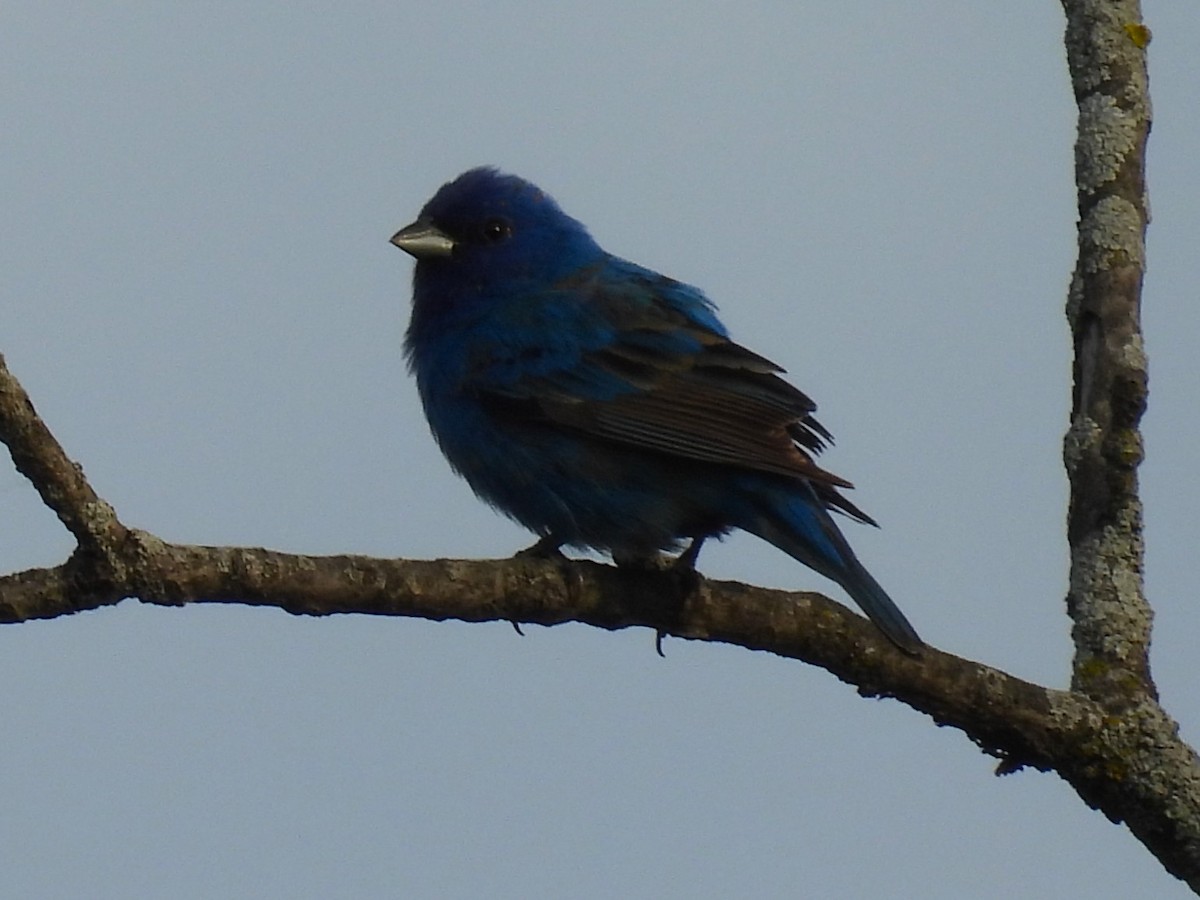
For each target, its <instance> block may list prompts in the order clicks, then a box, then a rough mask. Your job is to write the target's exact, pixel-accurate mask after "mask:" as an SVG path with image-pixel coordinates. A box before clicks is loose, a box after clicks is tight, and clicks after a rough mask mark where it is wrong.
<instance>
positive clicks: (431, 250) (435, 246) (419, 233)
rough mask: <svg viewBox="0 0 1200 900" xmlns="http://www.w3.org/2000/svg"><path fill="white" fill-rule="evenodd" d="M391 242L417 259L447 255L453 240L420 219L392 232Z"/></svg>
mask: <svg viewBox="0 0 1200 900" xmlns="http://www.w3.org/2000/svg"><path fill="white" fill-rule="evenodd" d="M392 243H393V244H395V245H396V246H397V247H399V248H400V249H401V250H403V251H404V252H405V253H410V254H412V255H413V256H415V257H416V258H417V259H426V258H429V257H435V256H449V255H450V253H451V251H452V250H454V241H452V240H451V239H450V236H449V235H447V234H446V233H445V232H444V231H438V229H436V228H434V227H433V226H432V225H430V224H429V223H428V222H422V221H421V220H420V219H418V220H417V221H415V222H413V223H412V224H411V225H406V226H405V227H404V228H401V229H400V230H399V231H397V232H396V233H395V234H393V235H392Z"/></svg>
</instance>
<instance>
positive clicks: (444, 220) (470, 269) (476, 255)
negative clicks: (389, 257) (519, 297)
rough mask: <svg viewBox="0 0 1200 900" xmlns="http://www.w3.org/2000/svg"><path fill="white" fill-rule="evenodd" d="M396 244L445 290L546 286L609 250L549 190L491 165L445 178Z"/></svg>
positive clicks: (421, 275)
mask: <svg viewBox="0 0 1200 900" xmlns="http://www.w3.org/2000/svg"><path fill="white" fill-rule="evenodd" d="M392 243H393V244H395V245H396V246H397V247H399V248H400V249H401V250H404V251H405V252H406V253H410V254H412V256H414V257H416V259H417V272H416V280H417V283H418V286H420V285H421V283H422V282H425V283H426V284H427V285H428V287H430V288H435V289H437V291H436V292H437V293H439V294H441V293H446V292H450V293H455V292H470V293H472V294H489V293H493V292H495V291H497V290H501V291H507V290H522V289H529V288H539V287H546V286H548V285H549V284H552V283H553V282H555V281H557V280H558V279H559V278H561V277H563V276H565V275H567V274H569V273H572V272H575V271H577V270H579V269H580V268H581V267H583V266H586V265H588V264H589V263H590V262H593V261H594V260H595V259H597V258H599V257H600V256H601V255H602V254H603V251H601V250H600V248H599V247H597V246H596V243H595V242H594V241H593V240H592V238H591V236H590V235H589V234H588V233H587V229H585V228H584V227H583V225H581V224H580V223H579V222H577V221H576V220H575V219H572V218H571V217H570V216H568V215H567V214H566V213H564V212H563V211H562V210H561V209H560V208H559V206H558V204H557V203H555V202H554V200H553V198H551V197H550V195H549V194H546V193H544V192H543V191H541V190H540V189H539V188H537V187H536V186H535V185H532V184H530V183H529V182H528V181H525V180H523V179H521V178H518V177H516V176H515V175H505V174H503V173H501V172H498V171H497V170H495V169H492V168H479V169H471V170H470V171H468V172H464V173H463V174H462V175H460V176H458V178H456V179H454V180H453V181H451V182H449V183H448V184H445V185H443V186H442V187H441V189H440V190H438V192H437V193H436V194H434V196H433V199H431V200H430V201H429V202H428V203H426V204H425V207H424V209H422V210H421V214H420V216H419V217H418V218H417V221H415V222H413V223H412V224H411V225H409V226H407V227H405V228H403V229H401V230H400V231H398V232H397V233H396V234H395V235H394V236H393V237H392Z"/></svg>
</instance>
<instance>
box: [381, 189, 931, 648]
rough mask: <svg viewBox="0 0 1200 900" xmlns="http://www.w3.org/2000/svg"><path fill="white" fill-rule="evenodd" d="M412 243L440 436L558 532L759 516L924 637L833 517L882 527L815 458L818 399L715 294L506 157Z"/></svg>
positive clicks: (437, 207) (644, 528)
mask: <svg viewBox="0 0 1200 900" xmlns="http://www.w3.org/2000/svg"><path fill="white" fill-rule="evenodd" d="M392 243H394V244H395V245H396V246H398V247H400V248H401V249H402V250H405V251H407V252H409V253H411V254H412V255H413V256H414V257H416V259H417V265H416V269H415V272H414V275H413V312H412V320H411V322H410V324H409V328H408V333H407V335H406V338H405V352H406V354H407V356H408V362H409V366H410V368H411V369H412V371H413V373H414V374H415V375H416V378H417V388H418V391H419V392H420V395H421V401H422V403H423V405H424V408H425V415H426V417H427V418H428V420H429V425H430V428H431V429H432V431H433V434H434V437H435V438H436V439H437V442H438V445H439V446H440V447H441V449H442V452H443V453H444V454H445V455H446V458H447V459H448V460H449V462H450V465H451V466H453V468H454V470H455V471H456V472H458V473H459V474H460V475H462V476H463V477H464V478H466V479H467V481H468V483H470V485H471V487H472V488H473V489H474V490H475V492H476V493H477V494H479V496H480V497H482V498H483V499H484V500H486V501H487V502H488V503H490V504H491V505H493V506H494V507H496V508H497V509H499V510H501V511H502V512H504V513H505V514H507V515H509V516H511V517H512V518H513V519H515V520H517V521H518V522H520V523H521V524H522V525H524V526H525V527H527V528H529V529H530V530H531V531H533V532H535V533H536V534H538V535H539V536H540V537H541V539H542V540H541V541H540V546H541V547H543V548H551V547H558V546H561V545H573V546H577V547H592V548H595V549H598V550H603V551H607V552H609V553H612V554H613V555H614V557H616V558H617V559H619V560H620V559H625V558H639V557H642V558H644V557H647V556H651V555H654V554H657V553H658V552H659V551H660V550H675V549H678V548H679V547H680V546H681V542H682V541H684V540H687V539H692V540H693V542H694V544H693V547H694V551H698V550H699V542H701V541H703V540H704V539H705V538H707V537H711V536H716V535H721V534H724V533H726V532H728V531H729V530H731V529H734V528H741V529H743V530H745V531H749V532H751V533H753V534H756V535H758V536H759V537H762V538H763V539H764V540H767V541H770V542H771V543H772V544H774V545H776V546H777V547H779V548H780V549H781V550H783V551H784V552H785V553H788V554H790V555H791V556H793V557H794V558H796V559H798V560H799V561H800V562H802V563H804V564H805V565H807V566H809V567H811V568H813V569H815V570H816V571H817V572H820V573H821V574H822V575H825V576H826V577H828V578H830V579H832V580H833V581H835V582H837V583H838V584H840V585H841V586H842V587H843V588H844V589H845V590H846V591H847V593H849V594H850V596H851V597H853V598H854V600H855V601H856V602H857V603H858V604H859V606H861V607H862V609H863V611H864V612H866V614H867V615H868V616H869V617H870V618H871V620H872V621H874V622H875V623H876V625H878V626H879V628H880V629H881V630H882V631H883V632H884V634H886V635H887V636H888V637H889V638H891V640H892V641H893V642H894V643H896V644H897V645H898V646H900V647H901V648H903V649H905V650H908V651H910V652H915V651H916V650H917V649H918V648H919V647H920V646H921V640H920V638H919V637H917V634H916V632H915V631H914V630H913V628H912V626H911V625H910V624H909V623H908V621H907V620H906V619H905V618H904V615H903V614H902V613H901V612H900V610H899V609H897V608H896V605H895V604H894V603H893V602H892V601H891V599H890V598H889V597H888V595H887V594H886V593H885V592H884V590H883V589H882V588H881V587H880V586H879V584H878V583H877V582H876V581H875V579H874V578H872V577H871V576H870V574H869V573H868V572H867V571H866V569H864V568H863V566H862V564H861V563H860V562H859V561H858V559H857V558H856V557H855V555H854V553H853V552H852V551H851V549H850V547H849V545H848V544H847V543H846V540H845V538H844V537H843V536H842V534H841V532H840V531H839V530H838V528H837V525H836V524H835V523H834V521H833V519H832V517H831V516H830V514H829V510H831V509H833V510H838V511H840V512H843V513H846V514H847V515H849V516H850V517H852V518H855V519H857V520H859V521H862V522H868V523H871V522H872V520H871V519H870V517H868V516H867V515H866V514H865V513H863V512H862V511H861V510H859V509H858V508H857V507H856V506H854V505H853V504H852V503H850V501H849V500H847V499H846V498H845V497H844V496H843V495H842V494H841V493H840V491H839V489H840V488H848V487H850V486H851V485H850V484H849V482H846V481H844V480H843V479H841V478H838V477H837V476H836V475H833V474H832V473H830V472H826V471H825V470H823V469H821V468H819V467H818V466H817V465H816V464H815V463H814V462H813V456H812V455H813V454H815V453H818V452H820V450H821V449H822V448H823V447H824V446H825V443H826V442H827V441H829V440H830V435H829V433H828V432H827V431H825V429H824V428H822V427H821V425H820V424H819V423H818V422H817V421H816V420H815V419H814V418H813V416H812V413H813V411H814V410H815V409H816V406H815V404H813V402H812V401H811V400H809V398H808V397H807V396H805V395H804V394H803V393H801V392H800V391H798V390H797V389H796V388H794V387H792V386H791V385H789V384H788V383H787V382H786V381H784V380H783V379H782V378H780V377H779V374H780V373H781V372H782V371H783V370H782V369H780V368H779V367H778V366H776V365H775V364H774V363H772V362H770V361H769V360H767V359H764V358H763V357H761V356H759V355H757V354H755V353H753V352H751V351H749V350H747V349H745V348H744V347H741V346H739V345H737V344H735V343H733V342H732V341H731V340H730V339H729V336H728V333H727V332H726V330H725V328H724V326H723V325H722V324H721V323H720V321H718V319H717V317H716V312H715V310H714V308H713V305H712V304H711V303H710V302H709V300H708V299H707V298H706V297H705V296H704V294H702V293H701V292H700V291H699V290H697V289H696V288H694V287H691V286H690V285H686V284H683V283H682V282H678V281H675V280H673V279H670V278H667V277H666V276H663V275H660V274H658V273H656V272H652V271H650V270H649V269H644V268H642V267H641V266H637V265H635V264H633V263H631V262H628V261H626V260H623V259H619V258H617V257H614V256H611V255H610V254H608V253H606V252H605V251H604V250H602V249H601V248H600V247H599V246H598V245H597V244H596V243H595V241H593V240H592V238H591V236H590V235H589V234H588V232H587V230H586V229H585V228H584V227H583V225H581V224H580V223H579V222H577V221H576V220H574V219H572V218H571V217H570V216H568V215H566V214H565V213H564V212H563V211H562V210H561V209H560V208H559V207H558V205H557V204H556V203H555V202H554V200H552V199H551V198H550V197H549V196H548V195H546V194H544V193H543V192H542V191H540V190H539V189H538V188H537V187H535V186H534V185H532V184H530V183H529V182H526V181H523V180H522V179H520V178H517V177H515V176H512V175H504V174H501V173H499V172H497V171H496V170H494V169H490V168H480V169H472V170H471V171H469V172H466V173H464V174H463V175H461V176H459V177H458V178H457V179H456V180H454V181H452V182H450V183H449V184H446V185H444V186H443V187H442V188H441V190H439V191H438V192H437V194H435V195H434V197H433V199H431V200H430V201H429V202H428V203H427V204H426V205H425V208H424V209H422V210H421V214H420V217H419V218H418V219H417V221H416V222H414V223H413V224H412V225H409V226H408V227H407V228H404V229H402V230H401V231H400V232H398V233H397V234H396V235H395V237H393V238H392ZM872 524H873V523H872ZM688 559H689V561H694V552H692V553H689V557H688Z"/></svg>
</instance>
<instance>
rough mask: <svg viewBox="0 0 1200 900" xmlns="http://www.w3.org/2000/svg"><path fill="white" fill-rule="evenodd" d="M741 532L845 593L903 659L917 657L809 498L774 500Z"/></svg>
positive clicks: (867, 576)
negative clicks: (791, 558) (903, 652)
mask: <svg viewBox="0 0 1200 900" xmlns="http://www.w3.org/2000/svg"><path fill="white" fill-rule="evenodd" d="M744 527H745V530H746V531H749V532H751V533H753V534H757V535H758V536H759V537H761V538H763V539H764V540H766V541H769V542H770V543H772V544H774V545H775V546H776V547H778V548H779V549H780V550H782V551H783V552H784V553H786V554H788V555H789V556H791V557H793V558H794V559H797V560H799V561H800V562H802V563H804V565H806V566H808V567H809V568H810V569H814V570H815V571H817V572H819V573H820V574H822V575H824V576H825V577H826V578H829V579H831V580H833V581H836V582H837V583H838V584H840V585H841V586H842V588H843V589H845V591H846V593H847V594H849V595H850V597H851V598H852V599H853V600H854V602H855V603H857V604H858V605H859V607H860V608H861V609H862V611H863V612H864V613H866V614H867V618H868V619H870V620H871V621H872V622H874V623H875V625H876V627H878V628H879V630H880V631H882V632H883V633H884V634H885V635H886V636H887V638H888V639H889V640H890V641H891V642H892V643H893V644H895V645H896V646H897V647H899V648H900V649H901V650H903V651H905V652H906V653H909V654H912V655H917V654H919V653H920V650H921V648H922V647H923V646H924V642H923V641H922V640H921V638H920V637H919V636H918V635H917V632H916V629H914V628H913V627H912V625H911V624H910V623H909V621H908V619H906V618H905V617H904V613H902V612H900V608H899V607H898V606H896V604H895V603H894V602H892V598H891V597H889V596H888V594H887V591H885V590H884V589H883V588H882V587H881V586H880V584H879V582H878V581H876V580H875V579H874V578H873V577H872V575H871V573H870V572H868V571H867V570H866V568H864V566H863V564H862V563H860V562H859V561H858V557H856V556H855V555H854V551H853V550H851V549H850V545H849V544H848V543H847V542H846V539H845V538H844V537H843V536H842V533H841V531H839V530H838V527H837V524H836V523H835V522H834V521H833V517H832V516H830V514H829V512H828V511H827V510H826V509H825V505H824V503H822V502H821V501H820V500H819V499H818V498H817V496H816V494H815V492H813V491H812V490H811V488H810V489H808V490H807V491H806V492H804V493H803V494H800V495H796V494H791V495H790V496H787V497H783V498H780V497H778V496H774V497H772V498H771V499H770V501H768V503H767V504H765V507H764V508H761V510H760V512H759V514H758V515H757V516H755V518H754V521H753V522H752V523H750V524H749V525H747V526H744Z"/></svg>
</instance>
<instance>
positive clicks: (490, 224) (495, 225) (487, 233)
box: [483, 219, 512, 244]
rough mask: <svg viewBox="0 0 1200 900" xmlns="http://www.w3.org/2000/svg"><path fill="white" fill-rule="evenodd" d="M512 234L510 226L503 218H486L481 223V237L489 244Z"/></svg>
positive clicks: (496, 242) (498, 241)
mask: <svg viewBox="0 0 1200 900" xmlns="http://www.w3.org/2000/svg"><path fill="white" fill-rule="evenodd" d="M511 235H512V226H511V225H510V224H508V222H506V221H505V220H504V219H488V220H487V221H486V222H484V223H483V237H484V240H486V241H487V242H488V243H489V244H498V243H500V242H501V241H504V240H507V239H508V238H509V237H510V236H511Z"/></svg>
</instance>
